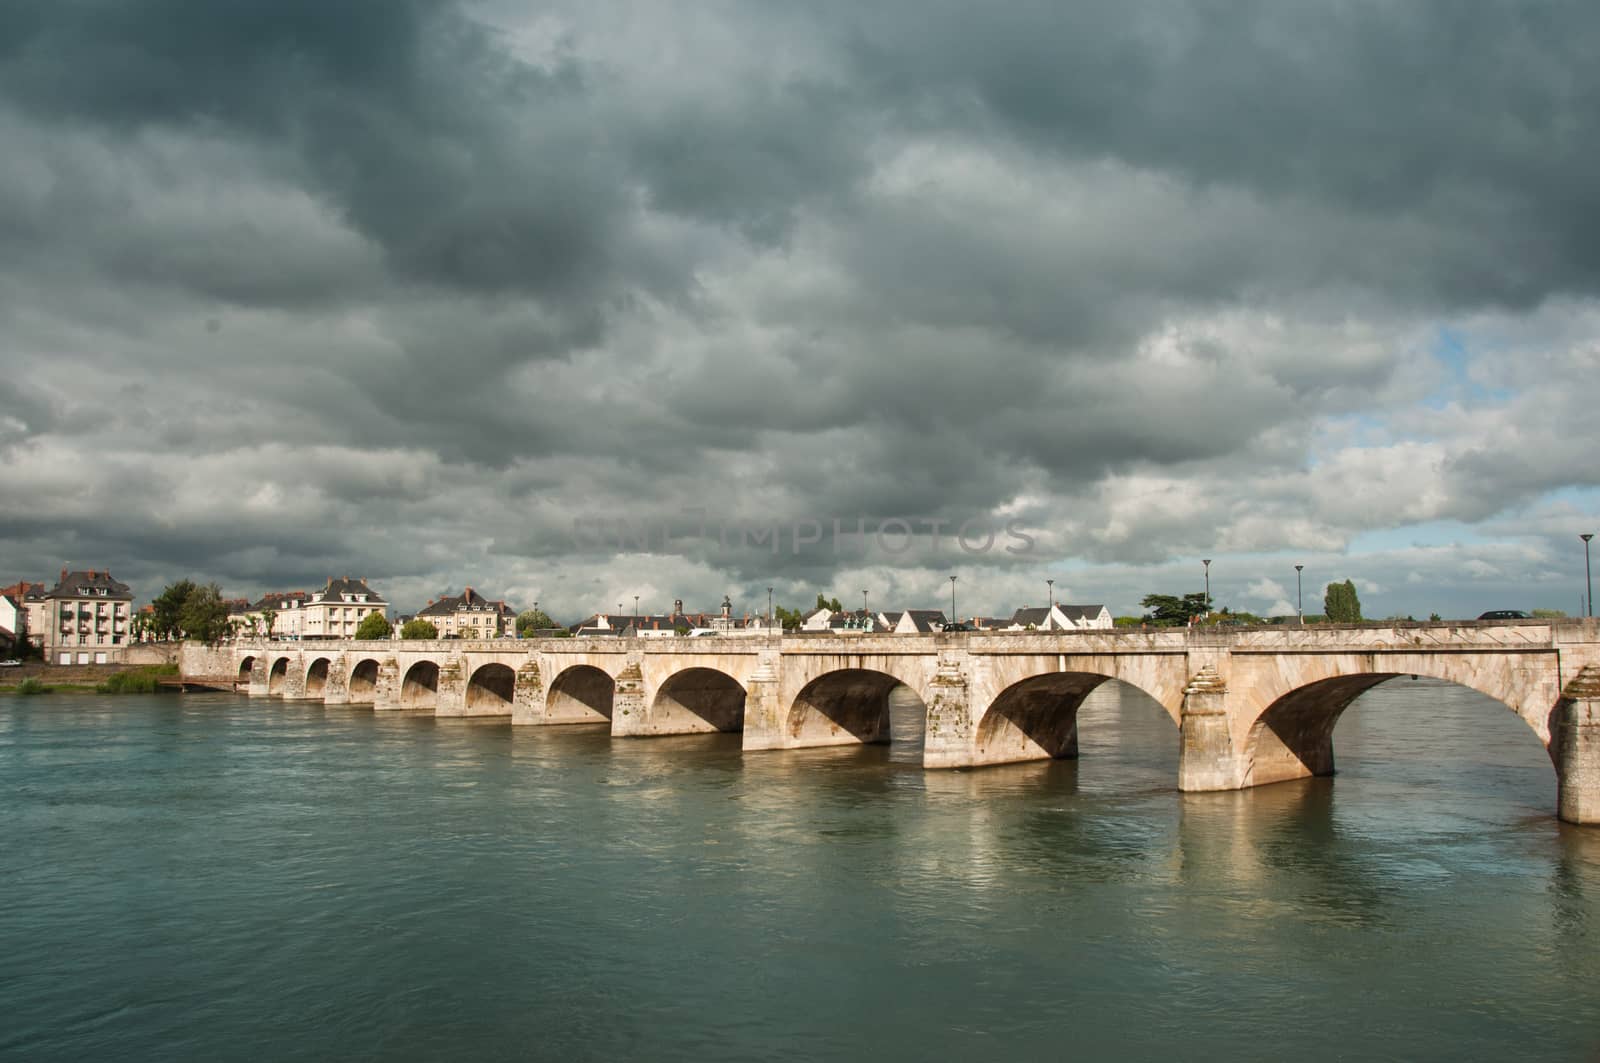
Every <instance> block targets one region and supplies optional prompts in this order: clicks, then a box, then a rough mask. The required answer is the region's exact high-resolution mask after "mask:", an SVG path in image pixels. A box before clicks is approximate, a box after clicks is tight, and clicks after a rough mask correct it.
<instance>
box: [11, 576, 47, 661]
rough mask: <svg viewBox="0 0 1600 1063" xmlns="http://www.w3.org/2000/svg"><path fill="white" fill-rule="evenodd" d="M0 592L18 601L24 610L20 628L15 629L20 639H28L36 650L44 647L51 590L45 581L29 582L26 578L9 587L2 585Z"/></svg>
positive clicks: (18, 604) (19, 606)
mask: <svg viewBox="0 0 1600 1063" xmlns="http://www.w3.org/2000/svg"><path fill="white" fill-rule="evenodd" d="M0 594H4V595H7V596H9V597H10V598H12V599H13V600H15V601H16V603H17V606H18V608H20V609H21V610H22V616H21V618H20V619H19V621H18V622H19V623H20V624H21V625H22V626H21V628H20V629H18V628H14V629H13V631H14V632H15V634H16V635H17V636H18V638H19V640H26V641H27V643H28V644H29V645H31V646H32V647H33V648H34V649H36V650H41V651H42V650H43V649H44V629H45V624H46V623H47V622H48V620H49V611H50V606H49V598H48V595H49V592H48V591H47V590H46V589H45V585H44V584H43V583H29V582H27V581H26V580H24V581H22V582H20V583H13V584H12V585H11V586H9V587H0Z"/></svg>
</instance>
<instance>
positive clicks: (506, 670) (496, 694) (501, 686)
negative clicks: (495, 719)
mask: <svg viewBox="0 0 1600 1063" xmlns="http://www.w3.org/2000/svg"><path fill="white" fill-rule="evenodd" d="M516 693H517V673H516V672H514V671H512V670H511V668H510V667H509V666H507V665H503V664H492V663H491V664H485V665H482V666H481V667H479V668H478V669H477V671H475V672H473V673H472V677H471V678H470V679H468V680H467V713H468V714H469V715H473V716H509V715H511V706H512V703H513V701H514V699H515V698H516Z"/></svg>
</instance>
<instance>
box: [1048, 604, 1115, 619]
mask: <svg viewBox="0 0 1600 1063" xmlns="http://www.w3.org/2000/svg"><path fill="white" fill-rule="evenodd" d="M1056 608H1057V609H1059V610H1061V615H1062V616H1064V617H1066V618H1067V619H1068V620H1093V619H1094V618H1095V617H1097V616H1099V615H1100V611H1101V610H1102V609H1104V608H1105V606H1103V605H1058V606H1056Z"/></svg>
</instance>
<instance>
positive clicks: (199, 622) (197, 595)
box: [178, 580, 230, 643]
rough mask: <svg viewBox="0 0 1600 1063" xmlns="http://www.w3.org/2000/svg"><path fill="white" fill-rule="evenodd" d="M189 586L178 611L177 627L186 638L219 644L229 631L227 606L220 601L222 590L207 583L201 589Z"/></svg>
mask: <svg viewBox="0 0 1600 1063" xmlns="http://www.w3.org/2000/svg"><path fill="white" fill-rule="evenodd" d="M184 582H188V581H187V580H185V581H184ZM189 586H190V590H189V593H188V595H187V596H185V597H184V599H183V604H182V607H181V608H180V609H179V611H178V626H179V627H180V628H181V629H182V630H183V634H184V635H185V636H187V637H188V638H191V639H198V640H199V641H201V642H207V643H214V642H220V641H221V640H222V638H223V636H225V635H227V634H228V632H229V630H230V629H229V627H228V605H227V603H226V602H224V601H223V600H222V588H221V587H219V586H217V585H216V584H215V583H207V584H205V585H204V586H202V587H196V586H195V585H194V584H192V583H191V584H189Z"/></svg>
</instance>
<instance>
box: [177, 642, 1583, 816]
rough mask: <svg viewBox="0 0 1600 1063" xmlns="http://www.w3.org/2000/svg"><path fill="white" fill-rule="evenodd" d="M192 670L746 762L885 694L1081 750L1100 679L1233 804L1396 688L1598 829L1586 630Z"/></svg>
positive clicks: (1007, 739)
mask: <svg viewBox="0 0 1600 1063" xmlns="http://www.w3.org/2000/svg"><path fill="white" fill-rule="evenodd" d="M184 673H185V675H186V676H202V675H204V676H218V675H226V676H228V677H229V678H232V677H234V676H237V677H238V678H239V679H240V680H241V681H246V682H247V683H248V686H249V691H250V693H251V695H253V696H268V697H281V698H295V699H302V698H304V699H315V700H321V701H324V702H326V703H328V704H371V705H372V706H373V708H374V709H375V710H377V711H389V710H412V711H425V712H429V713H432V714H434V715H438V716H503V717H508V718H509V719H510V721H511V722H512V723H514V724H580V723H594V724H602V723H607V724H609V726H610V728H611V733H612V734H613V735H618V736H623V735H666V734H692V733H696V732H706V731H742V732H743V733H744V748H745V749H746V750H760V749H794V748H799V747H804V746H823V745H839V744H849V743H859V742H883V741H888V736H889V728H888V696H889V693H890V691H891V690H893V689H895V688H896V687H897V686H899V685H901V684H904V685H905V686H906V687H908V688H910V690H911V691H913V692H914V693H915V694H916V695H917V696H918V697H920V698H921V699H922V703H923V705H924V707H925V708H926V730H925V735H926V742H925V748H924V754H923V763H924V765H926V766H927V767H930V768H960V767H973V766H978V765H984V764H1001V763H1007V762H1012V761H1021V760H1035V759H1044V758H1048V757H1071V756H1075V755H1076V754H1077V745H1078V735H1077V711H1078V706H1079V705H1080V704H1081V703H1082V701H1083V699H1084V697H1085V696H1086V695H1087V694H1088V693H1089V692H1090V691H1091V690H1093V689H1094V688H1095V687H1097V686H1099V685H1100V684H1101V683H1104V682H1106V681H1107V680H1108V679H1115V680H1120V681H1121V682H1124V683H1127V684H1129V685H1130V686H1134V687H1137V688H1138V689H1139V690H1141V691H1143V692H1144V693H1146V694H1148V695H1149V696H1150V697H1152V698H1154V699H1155V700H1156V701H1157V702H1158V703H1159V704H1160V705H1161V707H1162V708H1163V709H1165V710H1166V712H1167V714H1168V715H1169V716H1170V717H1171V718H1172V721H1173V724H1174V725H1175V726H1176V727H1177V733H1178V735H1179V736H1180V743H1181V747H1180V748H1181V760H1180V767H1179V778H1178V785H1179V787H1180V788H1181V789H1183V790H1233V789H1242V788H1245V787H1250V786H1261V785H1264V784H1266V783H1273V782H1281V781H1284V780H1287V779H1297V778H1302V777H1304V776H1307V775H1326V774H1330V773H1332V771H1333V728H1334V725H1335V724H1336V723H1337V722H1338V719H1339V715H1340V713H1342V712H1343V711H1344V709H1345V708H1346V707H1347V706H1348V705H1349V704H1350V703H1351V701H1353V700H1354V699H1355V698H1356V697H1357V696H1358V695H1359V694H1361V693H1362V692H1363V691H1365V690H1368V689H1370V688H1371V687H1373V686H1375V685H1376V684H1378V683H1381V682H1383V681H1384V680H1386V679H1392V678H1394V677H1396V676H1406V675H1425V676H1431V677H1435V678H1438V679H1443V680H1447V681H1449V682H1454V683H1459V684H1461V685H1462V686H1467V687H1471V688H1472V689H1474V690H1478V691H1481V692H1483V693H1485V694H1487V695H1489V696H1490V697H1492V698H1495V699H1497V700H1499V701H1501V702H1502V703H1504V704H1505V705H1506V706H1507V707H1508V708H1510V709H1511V711H1513V712H1515V713H1516V714H1517V715H1518V716H1520V717H1521V718H1522V719H1523V721H1524V722H1526V723H1527V724H1528V726H1529V727H1530V728H1532V729H1533V732H1534V733H1535V734H1536V735H1538V737H1539V741H1541V742H1542V743H1544V745H1545V747H1546V748H1547V749H1548V750H1549V751H1550V755H1551V759H1552V761H1553V762H1554V764H1555V768H1556V773H1557V776H1558V779H1559V781H1560V814H1561V817H1562V818H1563V819H1566V820H1569V821H1572V822H1575V823H1600V625H1597V624H1596V623H1595V622H1594V621H1573V622H1558V623H1554V624H1550V623H1509V624H1484V623H1476V624H1455V625H1450V624H1404V625H1397V626H1392V627H1390V626H1381V627H1380V626H1374V625H1365V626H1332V625H1330V626H1318V627H1312V628H1269V629H1261V628H1256V629H1243V630H1234V631H1227V630H1222V629H1206V630H1200V629H1195V630H1182V629H1178V630H1164V631H1138V632H1134V631H1129V632H1107V631H1081V632H1053V633H1049V634H1043V633H1028V634H993V635H986V634H981V633H975V634H951V635H939V636H922V637H918V636H887V635H855V636H823V637H804V636H802V637H787V638H782V639H778V638H768V639H760V638H757V639H748V638H743V639H692V640H690V639H659V640H658V639H624V638H597V639H545V640H537V641H493V642H455V641H445V642H391V641H384V642H300V643H275V642H274V643H262V642H251V643H239V644H237V645H234V646H229V647H222V648H220V649H207V648H204V647H199V646H186V647H185V649H184Z"/></svg>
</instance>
